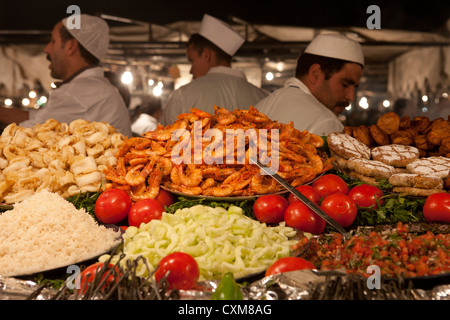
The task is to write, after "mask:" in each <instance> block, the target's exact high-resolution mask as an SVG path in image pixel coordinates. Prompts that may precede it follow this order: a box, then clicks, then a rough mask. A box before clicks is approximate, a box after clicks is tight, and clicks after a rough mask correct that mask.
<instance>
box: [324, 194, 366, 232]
mask: <svg viewBox="0 0 450 320" xmlns="http://www.w3.org/2000/svg"><path fill="white" fill-rule="evenodd" d="M320 208H321V209H322V211H324V212H325V213H326V214H328V215H329V216H330V217H331V218H333V219H334V220H336V222H337V223H339V224H340V225H341V226H342V227H344V228H346V227H349V226H351V224H352V223H353V222H354V221H355V219H356V215H357V213H358V209H357V207H356V204H355V203H354V202H353V200H352V199H351V198H350V197H349V196H348V195H345V194H343V193H340V192H337V193H333V194H330V195H329V196H327V197H326V198H325V199H323V201H322V204H321V205H320Z"/></svg>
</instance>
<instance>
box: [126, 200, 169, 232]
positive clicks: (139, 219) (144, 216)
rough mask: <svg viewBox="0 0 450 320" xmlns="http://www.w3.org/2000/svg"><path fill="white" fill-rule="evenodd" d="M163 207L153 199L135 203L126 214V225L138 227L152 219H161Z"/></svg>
mask: <svg viewBox="0 0 450 320" xmlns="http://www.w3.org/2000/svg"><path fill="white" fill-rule="evenodd" d="M163 212H164V207H163V206H162V205H161V204H160V203H159V202H158V201H156V200H155V199H143V200H139V201H136V202H135V203H134V204H133V205H132V206H131V208H130V211H129V212H128V225H130V226H134V227H138V228H139V226H140V225H141V223H149V222H150V221H151V220H153V219H161V217H162V214H163Z"/></svg>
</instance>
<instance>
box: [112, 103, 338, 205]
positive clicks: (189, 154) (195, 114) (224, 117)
mask: <svg viewBox="0 0 450 320" xmlns="http://www.w3.org/2000/svg"><path fill="white" fill-rule="evenodd" d="M214 108H215V112H214V114H210V113H208V112H205V111H202V110H199V109H197V108H192V109H190V112H189V113H183V114H180V115H179V116H178V117H177V120H176V121H175V122H174V123H173V124H172V125H168V126H163V125H161V124H160V125H158V127H157V128H156V129H155V130H154V131H149V132H147V133H145V134H144V135H143V136H142V137H132V138H127V139H125V140H124V142H123V143H122V145H121V146H120V148H119V150H118V152H117V154H116V157H117V163H116V165H114V166H110V167H108V168H107V169H105V170H104V174H105V178H106V179H107V181H108V183H107V184H106V185H105V188H106V189H108V188H119V189H123V190H126V191H127V192H128V194H129V195H130V197H131V199H132V200H133V201H138V200H141V199H149V198H150V199H154V198H156V197H157V196H158V194H159V192H160V188H161V186H164V187H165V188H167V189H169V190H173V191H177V192H179V193H182V194H185V195H191V196H211V197H230V196H231V197H233V196H253V195H262V194H271V193H276V192H279V191H281V190H282V188H283V187H282V186H281V185H280V184H278V182H276V180H274V179H273V178H272V177H271V176H269V175H266V174H264V173H263V172H261V170H260V169H259V168H258V167H257V166H256V165H255V164H254V163H253V162H251V161H250V156H251V155H252V153H251V152H254V153H253V156H257V157H263V156H265V157H266V158H265V159H268V160H267V166H270V167H271V168H276V169H277V170H274V171H276V172H277V173H278V174H279V175H280V176H281V177H283V178H284V179H286V180H287V181H288V182H289V183H291V184H292V185H293V186H294V187H296V186H299V185H302V184H305V183H307V182H309V181H311V180H313V179H314V178H315V177H316V176H317V175H319V174H321V173H323V172H325V171H326V170H329V169H330V168H331V167H332V162H331V160H332V159H326V157H323V156H322V155H321V154H320V153H319V152H318V149H317V148H320V147H321V146H323V144H324V140H323V139H322V137H320V136H317V135H315V134H311V133H309V132H307V131H299V130H297V129H295V128H294V124H293V123H292V122H291V123H290V124H282V123H278V122H277V121H272V120H271V119H269V118H268V116H267V115H265V114H263V113H261V112H259V111H258V110H257V109H256V108H254V107H252V106H250V107H249V109H248V110H243V109H235V110H234V111H229V110H227V109H225V108H222V107H217V106H215V107H214ZM212 129H214V130H212ZM274 130H276V131H274ZM211 132H213V133H214V134H213V135H211V134H208V133H211ZM248 132H252V133H254V136H255V137H257V138H256V139H257V140H258V141H256V142H253V144H252V138H251V135H244V139H241V140H240V141H241V143H239V142H238V141H237V139H238V137H237V135H239V134H242V133H248ZM218 133H219V134H218ZM221 133H222V134H221ZM275 133H276V136H275ZM233 134H234V135H236V137H233V138H232V139H230V135H233ZM240 137H241V138H242V136H240ZM263 138H264V139H263ZM262 140H264V141H265V142H267V143H261V141H262ZM230 141H232V142H235V143H232V144H230ZM273 142H276V145H275V144H274V143H273ZM273 146H276V149H277V150H276V153H275V150H272V149H275V148H273ZM199 150H200V152H198V151H199ZM272 154H276V155H277V156H276V157H271V156H272ZM274 163H276V167H275V166H272V165H273V164H274Z"/></svg>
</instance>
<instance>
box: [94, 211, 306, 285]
mask: <svg viewBox="0 0 450 320" xmlns="http://www.w3.org/2000/svg"><path fill="white" fill-rule="evenodd" d="M296 234H297V231H296V230H295V229H293V228H290V227H287V226H285V224H284V223H281V224H280V225H278V226H273V227H271V226H267V225H266V224H264V223H261V222H259V221H257V220H254V219H251V218H249V217H248V216H246V215H245V214H244V212H243V209H242V208H240V207H237V206H230V207H229V208H228V209H225V208H223V207H216V208H213V207H210V206H204V205H195V206H192V207H189V208H182V209H178V210H176V211H175V212H174V213H173V214H172V213H167V212H164V213H163V216H162V218H161V220H152V221H150V222H149V223H147V224H141V226H140V227H139V228H136V227H128V228H127V230H126V232H125V233H124V235H123V238H124V243H123V249H122V250H121V251H120V250H119V251H118V252H116V253H115V255H114V256H113V257H111V262H112V263H117V261H119V258H120V255H121V254H125V258H124V259H122V261H121V263H123V266H124V267H125V263H126V262H125V261H126V260H128V259H131V260H135V259H136V258H137V257H138V256H143V257H144V258H146V260H147V264H148V266H149V268H150V270H147V268H144V267H141V268H139V272H140V274H138V275H139V276H143V277H146V276H148V273H149V272H152V271H153V270H154V269H155V268H156V267H157V265H158V263H159V261H160V260H161V259H162V258H163V257H165V256H166V255H168V254H169V253H172V252H176V251H181V252H185V253H189V254H190V255H192V256H193V257H194V258H195V259H196V261H197V263H198V265H199V268H200V279H199V280H200V281H202V280H213V279H221V278H222V277H223V275H224V274H226V273H227V272H233V274H234V276H235V277H236V278H240V277H244V276H247V275H250V274H253V273H256V272H260V271H263V270H265V269H267V268H268V267H269V266H270V265H271V264H272V263H273V262H275V261H276V260H277V259H279V258H281V257H285V256H289V255H290V254H291V247H292V246H293V245H295V244H296V243H297V240H294V239H293V237H294V236H295V235H296ZM108 258H110V256H109V255H104V256H102V257H101V258H100V261H106V260H107V259H108Z"/></svg>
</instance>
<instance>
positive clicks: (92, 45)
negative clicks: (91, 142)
mask: <svg viewBox="0 0 450 320" xmlns="http://www.w3.org/2000/svg"><path fill="white" fill-rule="evenodd" d="M80 27H81V28H80V29H75V28H69V27H68V26H67V18H64V19H63V20H62V21H60V22H58V23H57V24H56V25H55V27H54V28H53V30H52V35H51V40H50V42H49V43H48V44H47V46H46V47H45V49H44V52H45V53H46V54H47V59H48V60H49V61H50V62H51V63H50V67H49V68H50V70H51V76H52V77H53V78H55V79H59V80H62V82H59V83H57V84H56V85H57V88H56V89H55V90H53V91H52V92H50V96H49V99H48V103H47V105H46V106H45V107H43V108H41V109H38V110H30V111H25V110H20V109H16V108H13V109H6V108H0V121H1V122H3V123H5V124H10V123H12V122H15V123H18V124H19V125H21V126H24V127H33V126H34V125H35V124H37V123H44V122H45V121H46V120H48V119H50V118H53V119H56V120H57V121H58V122H66V123H70V122H72V121H73V120H77V119H84V120H87V121H105V122H108V123H109V124H111V125H112V126H113V127H114V128H116V129H117V130H118V131H119V132H121V133H122V134H123V135H125V136H129V137H131V121H130V116H129V114H128V109H127V107H126V105H125V103H124V101H123V99H122V97H121V95H120V93H119V91H118V90H117V88H115V87H114V86H113V85H112V84H111V83H110V82H109V80H108V79H107V78H106V77H105V76H104V71H103V68H102V67H100V66H99V63H100V60H101V59H102V58H103V57H104V56H105V54H106V52H107V50H108V45H109V27H108V24H107V23H106V22H105V21H104V20H103V19H101V18H98V17H95V16H90V15H86V14H81V15H80Z"/></svg>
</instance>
